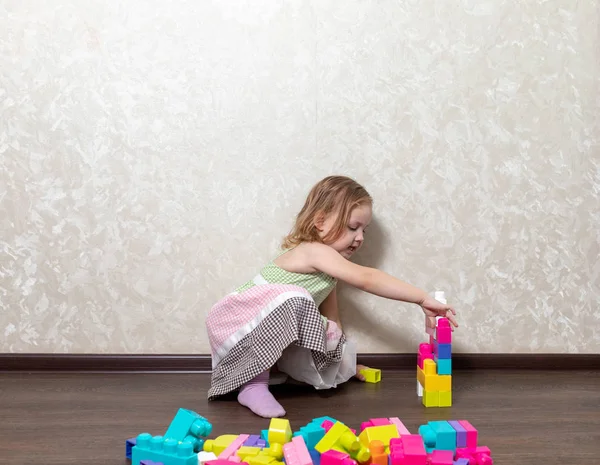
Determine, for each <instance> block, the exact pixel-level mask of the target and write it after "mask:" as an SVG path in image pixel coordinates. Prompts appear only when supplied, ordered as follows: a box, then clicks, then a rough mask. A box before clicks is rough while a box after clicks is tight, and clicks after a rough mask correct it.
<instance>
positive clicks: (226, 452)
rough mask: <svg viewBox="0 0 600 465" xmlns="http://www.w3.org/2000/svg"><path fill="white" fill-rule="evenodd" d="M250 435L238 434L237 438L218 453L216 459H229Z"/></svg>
mask: <svg viewBox="0 0 600 465" xmlns="http://www.w3.org/2000/svg"><path fill="white" fill-rule="evenodd" d="M249 437H250V435H248V434H240V435H239V436H238V437H237V438H235V439H234V440H233V441H232V442H231V444H229V445H228V446H227V447H226V448H225V450H224V451H223V452H221V453H220V454H219V455H218V457H217V458H218V459H221V460H229V458H230V457H231V456H233V455H235V453H236V452H237V450H238V449H239V448H240V447H242V445H243V444H244V442H246V441H247V440H248V438H249Z"/></svg>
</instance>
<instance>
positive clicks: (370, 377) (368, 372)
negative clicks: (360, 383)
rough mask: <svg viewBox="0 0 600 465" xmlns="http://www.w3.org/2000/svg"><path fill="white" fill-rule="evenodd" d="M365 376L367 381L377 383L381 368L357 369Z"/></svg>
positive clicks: (379, 379)
mask: <svg viewBox="0 0 600 465" xmlns="http://www.w3.org/2000/svg"><path fill="white" fill-rule="evenodd" d="M359 373H360V374H361V375H363V376H364V377H365V382H367V383H378V382H380V381H381V370H379V369H377V368H363V369H362V370H360V371H359Z"/></svg>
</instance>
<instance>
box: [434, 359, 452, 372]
mask: <svg viewBox="0 0 600 465" xmlns="http://www.w3.org/2000/svg"><path fill="white" fill-rule="evenodd" d="M437 374H438V375H451V374H452V359H451V358H440V359H439V360H438V361H437Z"/></svg>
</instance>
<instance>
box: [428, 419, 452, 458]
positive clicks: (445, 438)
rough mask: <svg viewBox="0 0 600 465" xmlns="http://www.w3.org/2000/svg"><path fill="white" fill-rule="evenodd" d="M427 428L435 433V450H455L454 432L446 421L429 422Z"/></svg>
mask: <svg viewBox="0 0 600 465" xmlns="http://www.w3.org/2000/svg"><path fill="white" fill-rule="evenodd" d="M429 426H430V427H431V428H432V429H433V430H434V431H435V435H436V440H435V448H436V449H438V450H449V451H455V450H456V430H455V429H454V428H452V426H451V425H450V424H449V423H448V422H447V421H430V422H429Z"/></svg>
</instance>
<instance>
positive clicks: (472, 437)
mask: <svg viewBox="0 0 600 465" xmlns="http://www.w3.org/2000/svg"><path fill="white" fill-rule="evenodd" d="M458 422H459V423H460V426H462V427H463V428H464V429H465V431H466V432H467V447H468V448H471V449H475V448H476V447H477V430H476V429H475V428H474V427H473V425H472V424H471V423H469V422H468V421H467V420H458Z"/></svg>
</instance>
